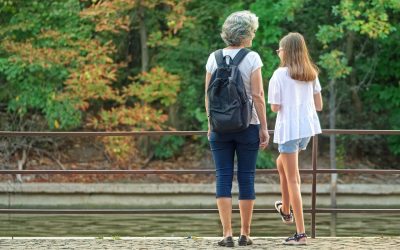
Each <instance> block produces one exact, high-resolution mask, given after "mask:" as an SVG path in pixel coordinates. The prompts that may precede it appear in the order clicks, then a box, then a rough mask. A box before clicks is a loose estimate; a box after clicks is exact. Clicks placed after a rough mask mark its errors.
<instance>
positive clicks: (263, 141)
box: [259, 129, 269, 149]
mask: <svg viewBox="0 0 400 250" xmlns="http://www.w3.org/2000/svg"><path fill="white" fill-rule="evenodd" d="M259 135H260V148H261V149H265V148H267V147H268V143H269V134H268V130H267V129H260V132H259Z"/></svg>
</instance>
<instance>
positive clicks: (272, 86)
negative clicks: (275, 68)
mask: <svg viewBox="0 0 400 250" xmlns="http://www.w3.org/2000/svg"><path fill="white" fill-rule="evenodd" d="M277 78H278V77H277V76H276V74H275V73H274V74H273V75H272V77H271V79H270V80H269V85H268V103H270V104H281V94H282V93H281V88H280V84H279V81H278V79H277Z"/></svg>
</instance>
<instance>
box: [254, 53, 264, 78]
mask: <svg viewBox="0 0 400 250" xmlns="http://www.w3.org/2000/svg"><path fill="white" fill-rule="evenodd" d="M252 54H253V55H254V56H253V65H252V66H251V73H253V72H254V71H255V70H257V69H259V68H261V67H262V66H263V63H262V61H261V57H260V55H259V54H258V53H252Z"/></svg>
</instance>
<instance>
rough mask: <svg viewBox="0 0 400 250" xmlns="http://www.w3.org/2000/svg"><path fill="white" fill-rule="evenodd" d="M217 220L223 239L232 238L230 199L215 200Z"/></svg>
mask: <svg viewBox="0 0 400 250" xmlns="http://www.w3.org/2000/svg"><path fill="white" fill-rule="evenodd" d="M217 206H218V212H219V219H220V220H221V224H222V234H223V236H224V237H228V236H232V235H233V232H232V222H231V221H232V198H217Z"/></svg>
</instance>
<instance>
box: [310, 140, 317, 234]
mask: <svg viewBox="0 0 400 250" xmlns="http://www.w3.org/2000/svg"><path fill="white" fill-rule="evenodd" d="M317 153H318V136H317V135H314V136H313V144H312V155H311V158H312V191H311V196H312V197H311V238H313V239H314V238H315V227H316V222H315V205H316V201H317Z"/></svg>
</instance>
